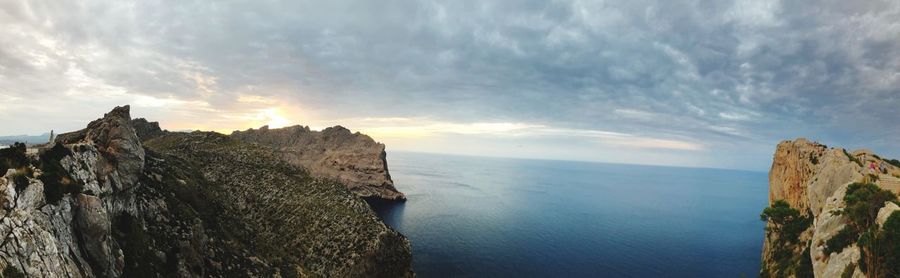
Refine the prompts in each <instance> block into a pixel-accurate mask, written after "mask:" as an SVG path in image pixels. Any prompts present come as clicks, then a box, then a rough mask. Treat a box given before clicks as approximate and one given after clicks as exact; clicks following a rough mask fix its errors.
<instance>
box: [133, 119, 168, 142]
mask: <svg viewBox="0 0 900 278" xmlns="http://www.w3.org/2000/svg"><path fill="white" fill-rule="evenodd" d="M131 125H132V126H134V133H135V134H137V137H138V138H140V139H141V141H147V140H150V139H153V138H156V137H160V136H163V135H165V134H166V131H165V130H163V129H161V128H159V123H158V122H150V121H147V119H144V118H137V119H134V120H131Z"/></svg>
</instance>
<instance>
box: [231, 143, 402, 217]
mask: <svg viewBox="0 0 900 278" xmlns="http://www.w3.org/2000/svg"><path fill="white" fill-rule="evenodd" d="M231 137H232V138H234V139H236V140H239V141H243V142H249V143H254V144H259V145H263V146H267V147H270V148H273V149H275V150H277V151H278V152H279V153H280V154H281V156H282V157H283V158H284V160H286V161H288V162H289V163H291V164H294V165H297V166H299V167H303V168H304V169H307V170H308V171H309V173H310V174H311V175H313V176H314V177H316V178H321V179H332V180H335V181H337V182H339V183H342V184H344V185H346V186H347V188H349V189H350V191H352V192H353V193H355V194H356V195H359V196H361V197H377V198H381V199H385V200H405V199H406V197H405V196H403V193H400V192H399V191H397V189H396V188H394V181H393V180H391V174H390V172H388V167H387V158H386V157H387V154H386V153H385V152H384V144H381V143H378V142H375V140H372V138H371V137H369V136H367V135H365V134H362V133H359V132H356V133H352V132H350V130H348V129H346V128H344V127H342V126H334V127H329V128H326V129H324V130H322V131H314V130H310V129H309V127H305V126H299V125H298V126H291V127H285V128H274V129H273V128H269V127H268V126H263V127H262V128H259V129H248V130H245V131H235V132H233V133H231Z"/></svg>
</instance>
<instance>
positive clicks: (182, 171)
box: [0, 106, 413, 277]
mask: <svg viewBox="0 0 900 278" xmlns="http://www.w3.org/2000/svg"><path fill="white" fill-rule="evenodd" d="M382 149H383V145H382ZM283 157H284V155H283V154H282V153H281V150H278V149H274V148H271V147H267V146H266V145H263V144H252V143H247V142H245V141H243V140H237V139H235V138H232V137H230V136H226V135H222V134H218V133H212V132H192V133H179V132H166V131H163V130H160V129H159V126H158V124H154V123H151V122H148V121H146V120H143V119H137V120H132V119H131V117H130V113H129V108H128V106H125V107H117V108H115V109H113V110H112V111H111V112H109V113H107V114H106V115H104V117H103V118H101V119H98V120H96V121H93V122H91V123H90V124H88V126H87V128H85V129H83V130H79V131H76V132H71V133H65V134H60V135H59V136H58V137H57V138H56V140H55V142H51V143H49V144H47V145H45V146H43V147H42V148H40V149H39V150H37V151H36V152H34V151H30V150H26V146H25V145H16V146H14V147H13V148H7V149H3V150H0V172H2V177H0V208H2V211H0V213H3V218H2V220H0V236H2V239H0V269H2V270H3V272H2V276H7V277H17V276H22V275H25V276H29V277H301V276H302V277H307V276H312V277H323V276H324V277H361V276H364V277H405V276H412V275H413V273H412V269H411V251H410V245H409V241H408V240H407V239H406V238H405V237H404V236H403V235H401V234H399V233H397V232H396V231H394V230H392V229H391V228H390V227H388V226H386V225H385V224H384V223H383V222H382V221H380V220H379V219H378V218H377V216H376V215H375V214H374V213H373V212H372V210H371V209H370V208H369V207H368V205H367V204H366V203H365V202H364V201H363V200H362V199H361V198H360V197H359V196H357V195H356V194H354V192H351V190H348V188H347V187H346V186H345V185H343V184H341V183H340V182H338V181H337V180H332V179H320V178H316V177H315V176H314V175H311V174H310V172H309V171H307V169H305V168H303V167H300V166H299V165H296V164H295V163H291V162H289V161H287V160H285V159H283ZM382 157H383V155H382ZM385 174H386V168H385ZM401 196H402V195H401Z"/></svg>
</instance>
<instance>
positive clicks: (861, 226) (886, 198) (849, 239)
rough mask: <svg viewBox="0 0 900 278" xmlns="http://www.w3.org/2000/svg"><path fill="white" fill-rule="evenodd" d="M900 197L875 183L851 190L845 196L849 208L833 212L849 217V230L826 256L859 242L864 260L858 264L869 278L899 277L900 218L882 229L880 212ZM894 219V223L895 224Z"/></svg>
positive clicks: (856, 185)
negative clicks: (879, 220)
mask: <svg viewBox="0 0 900 278" xmlns="http://www.w3.org/2000/svg"><path fill="white" fill-rule="evenodd" d="M896 201H897V196H896V195H895V194H894V193H893V192H890V191H888V190H884V189H881V188H879V187H878V186H877V185H875V184H871V183H853V184H850V185H849V186H848V187H847V193H846V195H845V196H844V202H845V203H846V207H845V208H844V209H843V210H841V211H836V212H833V213H835V214H841V215H845V216H847V219H848V220H847V226H846V227H845V228H844V229H843V230H841V231H840V232H839V233H838V234H837V235H835V236H834V237H832V238H831V239H829V240H828V242H827V243H826V248H825V250H826V254H831V253H833V252H840V251H841V250H843V249H844V248H846V247H847V246H850V245H851V244H853V243H854V242H856V244H857V246H858V247H859V248H860V251H861V252H860V253H861V255H862V256H861V258H860V260H859V262H858V265H859V267H860V269H862V270H863V271H864V272H865V273H866V275H867V276H869V277H897V276H898V275H900V272H897V267H898V266H900V261H898V260H897V258H898V255H900V253H898V250H900V237H898V233H900V223H897V222H900V219H898V218H900V215H898V214H897V213H894V214H892V215H891V217H890V218H889V220H888V222H886V223H885V227H884V229H881V227H879V226H878V224H877V223H876V218H877V217H878V211H879V210H880V209H881V208H882V207H884V206H885V203H886V202H896ZM891 219H893V221H894V222H891Z"/></svg>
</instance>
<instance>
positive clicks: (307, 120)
mask: <svg viewBox="0 0 900 278" xmlns="http://www.w3.org/2000/svg"><path fill="white" fill-rule="evenodd" d="M0 26H2V28H0V101H2V104H0V135H12V134H40V133H44V132H46V131H48V130H50V129H56V130H57V131H59V130H63V131H65V130H75V129H78V128H81V127H83V126H84V125H85V124H86V123H87V122H88V121H90V120H92V119H95V118H98V117H100V116H101V115H102V114H103V113H104V112H106V111H108V110H110V109H111V108H112V107H113V106H115V105H122V104H131V105H132V114H133V116H135V117H146V118H149V119H151V120H156V121H159V122H160V123H161V125H162V126H163V127H164V128H167V129H169V130H185V129H203V130H215V131H220V132H230V131H231V130H235V129H246V128H250V127H259V126H261V125H264V124H269V125H271V126H284V125H290V124H303V125H310V126H311V127H313V128H323V127H326V126H331V125H337V124H340V125H344V126H346V127H348V128H351V129H353V130H359V131H362V132H364V133H368V134H370V135H372V136H373V137H375V138H376V139H377V140H378V141H382V142H385V143H386V144H387V146H388V151H389V152H390V151H424V152H439V153H453V154H470V155H471V154H474V155H489V156H507V157H528V158H547V159H573V160H593V161H607V162H624V163H640V164H661V165H679V166H704V167H718V168H738V169H752V170H766V169H767V168H768V166H769V164H770V160H771V157H772V152H773V150H774V146H775V144H777V143H778V142H779V141H781V140H784V139H789V138H796V137H808V138H811V139H815V140H819V141H821V142H823V143H826V144H828V145H840V146H847V147H849V148H862V147H866V148H870V149H873V150H875V151H877V152H879V153H883V154H885V155H888V156H893V157H900V147H898V145H897V144H896V143H895V142H896V139H897V138H900V1H894V0H891V1H772V0H729V1H720V0H709V1H662V0H661V1H640V0H638V1H635V0H628V1H578V0H573V1H543V0H541V1H517V0H516V1H467V0H462V1H392V0H386V1H340V0H331V1H245V2H241V1H103V2H100V1H49V0H23V1H17V0H7V1H2V3H0Z"/></svg>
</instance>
